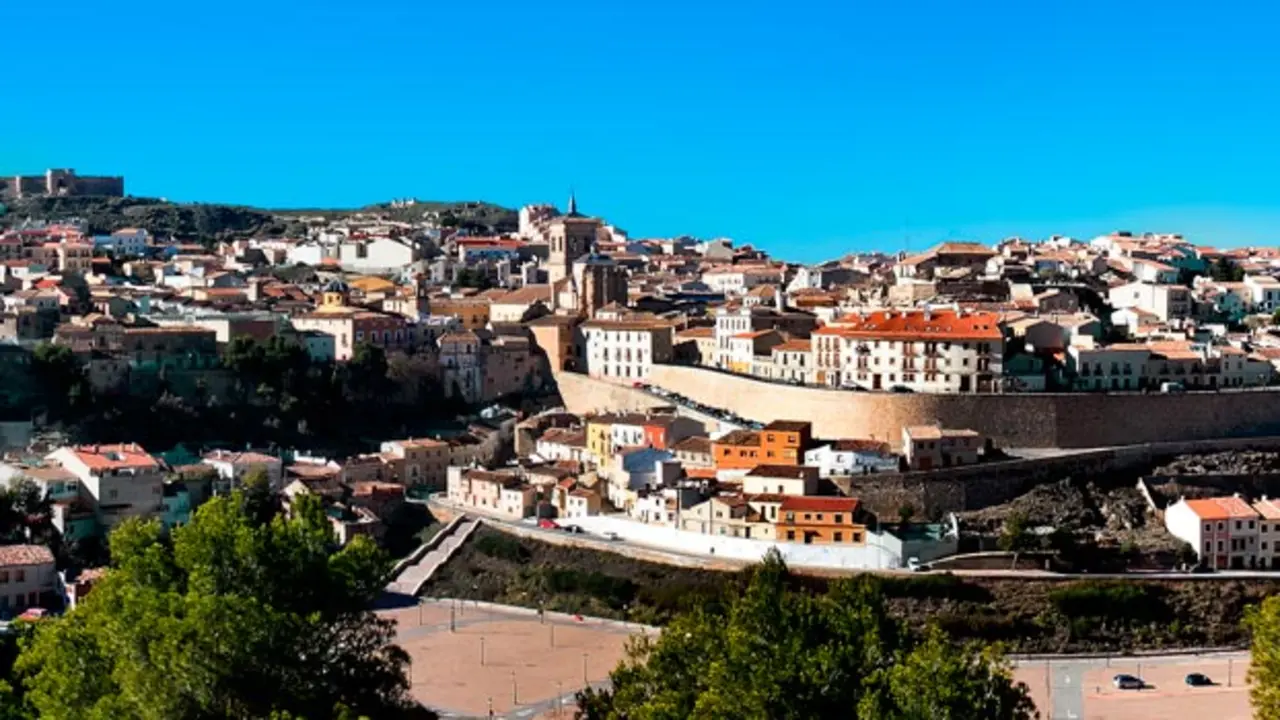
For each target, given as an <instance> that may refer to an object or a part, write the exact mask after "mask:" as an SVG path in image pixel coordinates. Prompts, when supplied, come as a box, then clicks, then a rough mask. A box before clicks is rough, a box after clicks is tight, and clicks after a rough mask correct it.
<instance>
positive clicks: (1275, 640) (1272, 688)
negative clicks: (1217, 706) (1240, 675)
mask: <svg viewBox="0 0 1280 720" xmlns="http://www.w3.org/2000/svg"><path fill="white" fill-rule="evenodd" d="M1245 626H1246V627H1247V628H1249V632H1250V633H1251V635H1252V637H1253V639H1252V644H1251V646H1250V648H1249V649H1250V651H1251V652H1252V655H1253V657H1252V664H1250V666H1249V699H1250V700H1251V701H1252V702H1253V714H1254V717H1260V718H1274V717H1280V595H1272V596H1271V597H1269V598H1267V599H1265V600H1263V601H1262V604H1261V605H1255V606H1253V607H1250V608H1249V609H1248V610H1246V611H1245Z"/></svg>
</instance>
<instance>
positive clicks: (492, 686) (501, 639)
mask: <svg viewBox="0 0 1280 720" xmlns="http://www.w3.org/2000/svg"><path fill="white" fill-rule="evenodd" d="M379 615H382V616H383V617H387V618H391V619H394V620H395V621H396V622H397V624H398V630H397V642H398V643H399V644H400V646H401V647H403V648H404V649H405V651H406V652H407V653H409V656H410V658H411V660H412V665H411V668H410V672H411V681H412V687H413V696H414V698H415V699H417V700H418V701H419V702H421V703H422V704H423V705H426V706H427V707H430V708H432V709H434V710H436V711H437V712H439V713H441V715H442V716H443V717H457V718H464V717H465V718H470V717H476V718H486V717H489V716H490V710H492V713H493V715H492V716H493V717H497V718H522V719H532V718H554V717H556V716H557V714H558V713H559V714H560V715H562V716H563V717H565V718H570V717H573V709H574V707H575V706H574V700H573V695H574V693H575V692H577V691H578V690H580V689H582V688H583V687H584V686H585V685H587V684H593V685H594V684H599V683H601V682H603V681H606V680H607V679H608V676H609V671H611V670H612V669H613V668H614V667H615V666H617V664H618V661H619V660H621V659H622V657H623V655H624V650H625V648H626V644H627V640H628V638H630V637H631V636H632V635H634V634H636V633H638V632H643V629H641V628H638V627H637V626H634V625H626V624H624V623H617V622H612V621H606V620H597V619H594V618H582V619H578V618H575V617H574V616H566V615H560V614H556V613H548V614H547V616H546V617H545V618H539V617H538V615H537V613H536V612H529V611H522V610H521V609H519V608H501V607H497V606H486V605H484V604H481V605H479V606H477V605H475V604H472V603H468V602H464V601H457V602H453V601H448V600H430V599H428V600H426V601H425V602H424V604H423V605H420V606H416V607H415V606H410V607H404V608H399V609H394V610H384V611H381V612H380V613H379ZM451 619H452V620H451ZM451 621H452V625H453V628H454V629H453V630H452V631H451V630H450V624H451Z"/></svg>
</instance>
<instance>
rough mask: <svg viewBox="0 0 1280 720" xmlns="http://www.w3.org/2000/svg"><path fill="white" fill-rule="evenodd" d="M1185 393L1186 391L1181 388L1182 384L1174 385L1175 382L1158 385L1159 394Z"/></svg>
mask: <svg viewBox="0 0 1280 720" xmlns="http://www.w3.org/2000/svg"><path fill="white" fill-rule="evenodd" d="M1186 391H1187V389H1186V388H1185V387H1183V386H1182V383H1176V382H1163V383H1160V392H1162V393H1165V394H1172V395H1176V394H1178V393H1184V392H1186Z"/></svg>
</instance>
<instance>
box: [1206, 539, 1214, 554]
mask: <svg viewBox="0 0 1280 720" xmlns="http://www.w3.org/2000/svg"><path fill="white" fill-rule="evenodd" d="M1212 550H1213V543H1211V542H1209V541H1208V540H1205V541H1204V551H1205V552H1210V551H1212Z"/></svg>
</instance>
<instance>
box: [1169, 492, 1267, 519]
mask: <svg viewBox="0 0 1280 720" xmlns="http://www.w3.org/2000/svg"><path fill="white" fill-rule="evenodd" d="M1186 503H1187V507H1189V508H1191V512H1193V513H1195V514H1196V515H1197V516H1198V517H1199V518H1200V519H1201V520H1230V519H1232V518H1240V519H1242V520H1247V519H1249V518H1257V517H1258V512H1257V511H1256V510H1254V509H1253V508H1251V507H1249V503H1247V502H1245V501H1244V500H1241V499H1240V498H1238V497H1236V496H1234V495H1231V496H1228V497H1218V498H1203V499H1200V500H1187V501H1186Z"/></svg>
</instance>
